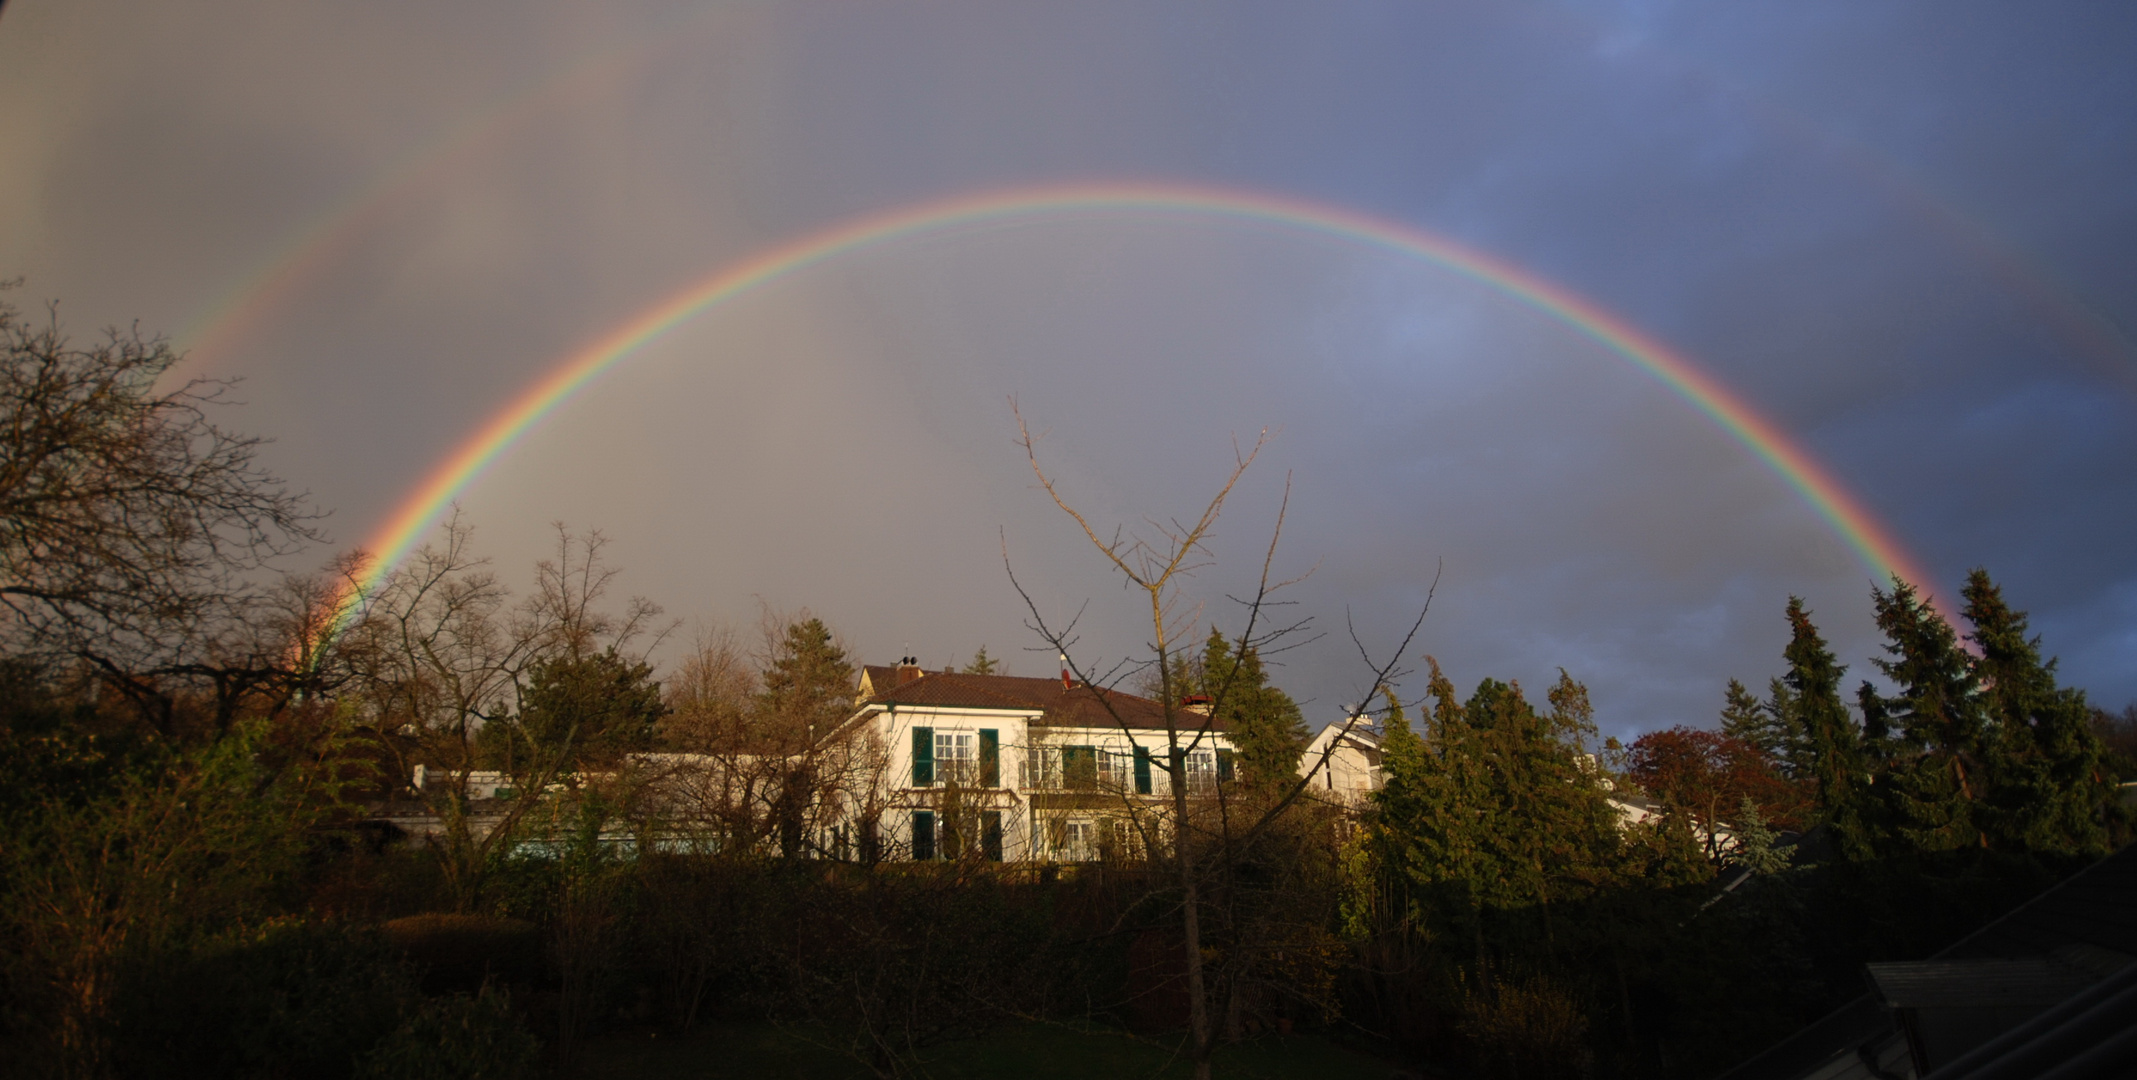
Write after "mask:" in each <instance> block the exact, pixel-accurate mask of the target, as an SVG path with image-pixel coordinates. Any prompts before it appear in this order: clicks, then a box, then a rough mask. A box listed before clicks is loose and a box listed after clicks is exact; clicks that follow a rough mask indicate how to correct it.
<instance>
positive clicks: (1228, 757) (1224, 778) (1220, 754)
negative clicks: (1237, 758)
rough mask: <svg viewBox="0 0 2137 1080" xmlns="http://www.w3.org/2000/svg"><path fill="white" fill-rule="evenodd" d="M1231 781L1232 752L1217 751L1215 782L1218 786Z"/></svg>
mask: <svg viewBox="0 0 2137 1080" xmlns="http://www.w3.org/2000/svg"><path fill="white" fill-rule="evenodd" d="M1231 779H1232V752H1231V751H1230V750H1219V751H1217V782H1218V783H1220V784H1222V783H1228V782H1230V780H1231Z"/></svg>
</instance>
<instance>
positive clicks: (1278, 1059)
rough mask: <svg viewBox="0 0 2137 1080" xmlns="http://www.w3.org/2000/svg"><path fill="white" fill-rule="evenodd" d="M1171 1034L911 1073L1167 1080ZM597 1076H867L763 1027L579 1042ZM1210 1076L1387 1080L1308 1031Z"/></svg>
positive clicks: (945, 1060)
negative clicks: (675, 1035) (1158, 1037)
mask: <svg viewBox="0 0 2137 1080" xmlns="http://www.w3.org/2000/svg"><path fill="white" fill-rule="evenodd" d="M1183 1041H1184V1040H1183V1039H1181V1038H1179V1037H1167V1038H1165V1039H1161V1040H1160V1039H1141V1038H1137V1037H1135V1036H1131V1035H1129V1034H1127V1033H1125V1032H1122V1031H1118V1030H1115V1029H1111V1028H1103V1027H1070V1026H1066V1025H1059V1024H1016V1025H1011V1026H1006V1027H1003V1028H1000V1029H998V1030H996V1031H994V1032H991V1033H989V1034H987V1035H985V1036H982V1037H980V1038H977V1039H971V1040H966V1041H963V1042H952V1043H943V1044H941V1045H939V1046H933V1047H929V1048H927V1049H926V1050H923V1051H922V1052H921V1059H920V1061H919V1062H917V1063H916V1067H915V1068H914V1069H913V1073H914V1074H915V1075H918V1076H925V1077H931V1078H933V1080H993V1078H996V1077H1000V1078H1003V1080H1010V1078H1014V1080H1070V1078H1077V1080H1080V1078H1083V1077H1092V1076H1104V1077H1118V1078H1121V1080H1135V1078H1140V1080H1171V1078H1174V1077H1186V1076H1188V1075H1190V1073H1191V1071H1192V1070H1191V1069H1190V1068H1189V1064H1188V1061H1187V1057H1186V1053H1185V1050H1184V1048H1183V1049H1179V1051H1178V1052H1177V1053H1176V1052H1175V1049H1176V1048H1177V1047H1178V1046H1179V1044H1180V1043H1181V1042H1183ZM583 1061H584V1066H583V1069H584V1074H585V1075H586V1076H588V1077H592V1078H598V1080H609V1078H614V1080H623V1078H626V1077H628V1078H631V1080H686V1078H687V1080H727V1078H729V1077H752V1078H754V1077H764V1078H767V1080H849V1078H856V1080H858V1078H866V1077H871V1076H873V1075H874V1074H873V1073H872V1072H870V1070H868V1069H867V1068H866V1067H864V1066H862V1065H861V1064H859V1063H857V1062H855V1061H854V1060H853V1059H851V1058H848V1057H846V1056H844V1055H842V1054H839V1053H837V1052H835V1051H832V1050H827V1049H825V1048H824V1047H822V1046H820V1045H817V1044H815V1043H814V1042H812V1041H811V1040H810V1039H809V1038H807V1037H806V1035H805V1034H803V1033H797V1032H794V1031H790V1030H787V1029H782V1028H777V1027H773V1026H770V1025H765V1024H754V1025H717V1026H713V1027H711V1028H708V1029H706V1030H704V1031H701V1032H699V1033H697V1034H694V1035H691V1036H688V1037H683V1038H675V1037H669V1036H649V1035H639V1036H631V1037H623V1036H619V1037H612V1038H607V1039H601V1040H598V1041H595V1042H592V1043H589V1044H588V1045H587V1046H586V1054H585V1058H584V1059H583ZM1213 1064H1214V1069H1213V1071H1214V1072H1215V1074H1216V1075H1217V1076H1219V1077H1238V1078H1241V1080H1387V1077H1388V1075H1389V1074H1390V1073H1391V1072H1393V1071H1394V1069H1393V1067H1392V1066H1390V1065H1389V1064H1388V1063H1387V1062H1385V1061H1381V1060H1379V1059H1377V1058H1373V1057H1370V1056H1367V1055H1365V1054H1361V1053H1359V1052H1357V1051H1355V1050H1351V1049H1348V1048H1346V1047H1342V1046H1338V1045H1336V1044H1334V1043H1331V1042H1329V1041H1327V1040H1325V1039H1320V1038H1315V1037H1313V1036H1308V1035H1297V1036H1278V1035H1269V1036H1264V1037H1262V1038H1260V1039H1257V1040H1254V1041H1252V1042H1247V1043H1242V1044H1239V1045H1236V1046H1221V1047H1219V1048H1218V1050H1217V1056H1216V1060H1215V1062H1214V1063H1213Z"/></svg>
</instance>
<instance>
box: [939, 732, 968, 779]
mask: <svg viewBox="0 0 2137 1080" xmlns="http://www.w3.org/2000/svg"><path fill="white" fill-rule="evenodd" d="M935 779H936V780H938V781H941V782H942V783H945V784H970V783H972V782H973V781H975V780H977V779H979V746H978V742H977V740H975V739H974V738H973V737H972V733H971V732H969V731H966V732H956V731H938V732H935Z"/></svg>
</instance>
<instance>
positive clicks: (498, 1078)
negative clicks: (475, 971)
mask: <svg viewBox="0 0 2137 1080" xmlns="http://www.w3.org/2000/svg"><path fill="white" fill-rule="evenodd" d="M540 1053H541V1044H540V1043H538V1042H536V1041H535V1038H534V1036H533V1035H532V1034H530V1033H529V1032H528V1031H527V1028H526V1025H524V1024H522V1023H521V1022H520V1019H519V1016H518V1014H516V1013H514V1012H513V1011H512V1007H511V1003H510V1002H509V1001H508V1000H506V998H505V995H504V994H503V993H502V992H499V991H496V990H492V989H491V988H489V987H484V988H483V989H482V990H481V991H480V992H479V993H476V994H474V995H468V994H453V995H450V996H448V997H442V998H429V999H426V1000H425V1001H424V1002H423V1004H422V1005H421V1006H420V1007H418V1008H417V1009H415V1010H414V1011H413V1012H412V1013H411V1014H410V1015H409V1016H408V1017H407V1019H405V1020H403V1021H402V1022H401V1025H400V1026H399V1027H397V1028H395V1029H394V1030H393V1032H392V1033H391V1034H389V1035H387V1036H386V1038H385V1039H384V1040H383V1041H382V1042H380V1043H379V1044H378V1046H377V1047H376V1048H374V1049H373V1050H372V1051H371V1052H370V1053H369V1054H367V1055H365V1056H364V1059H363V1061H362V1063H361V1065H360V1066H359V1067H358V1069H357V1070H356V1075H357V1076H358V1077H359V1078H360V1080H514V1078H517V1077H524V1076H529V1075H532V1074H533V1072H534V1068H535V1063H536V1060H537V1058H538V1057H539V1055H540Z"/></svg>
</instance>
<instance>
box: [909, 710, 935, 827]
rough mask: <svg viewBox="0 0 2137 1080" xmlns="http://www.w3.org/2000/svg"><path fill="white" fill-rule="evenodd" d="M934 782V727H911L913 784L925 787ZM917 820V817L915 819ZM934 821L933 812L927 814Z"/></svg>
mask: <svg viewBox="0 0 2137 1080" xmlns="http://www.w3.org/2000/svg"><path fill="white" fill-rule="evenodd" d="M934 782H935V729H934V728H931V727H916V728H914V729H913V786H914V787H927V786H929V785H931V784H933V783H934ZM916 820H917V819H916ZM928 820H929V821H931V822H932V821H934V820H935V816H934V815H933V814H930V815H928Z"/></svg>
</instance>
